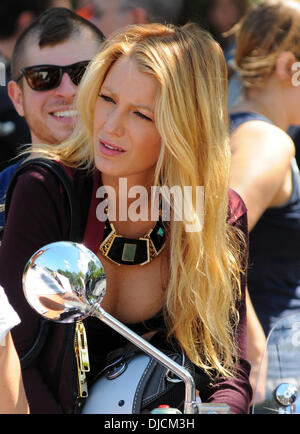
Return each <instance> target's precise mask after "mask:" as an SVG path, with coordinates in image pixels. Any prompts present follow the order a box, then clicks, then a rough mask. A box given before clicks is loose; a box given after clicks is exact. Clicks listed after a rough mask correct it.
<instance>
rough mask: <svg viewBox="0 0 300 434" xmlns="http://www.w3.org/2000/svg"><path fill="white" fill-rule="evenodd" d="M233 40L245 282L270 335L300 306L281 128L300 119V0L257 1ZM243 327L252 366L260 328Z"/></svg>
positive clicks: (298, 229) (293, 192)
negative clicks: (239, 93) (246, 226)
mask: <svg viewBox="0 0 300 434" xmlns="http://www.w3.org/2000/svg"><path fill="white" fill-rule="evenodd" d="M236 44H237V46H236V56H235V62H236V67H237V71H238V73H239V76H240V79H241V81H242V85H243V88H244V95H243V99H242V100H241V102H239V104H238V105H236V106H235V107H233V108H232V110H231V115H230V117H231V146H232V174H231V183H230V185H231V187H232V188H233V189H235V190H236V191H237V192H239V194H240V195H241V196H242V198H243V199H244V201H245V203H246V206H247V210H248V224H249V232H250V234H249V246H250V247H249V249H250V250H249V265H250V266H249V272H248V288H249V294H250V297H251V301H252V303H253V306H254V309H255V311H256V314H257V316H258V318H259V320H260V322H261V324H262V327H263V330H264V332H265V334H266V335H268V333H269V332H270V330H271V328H272V326H273V325H274V323H275V322H276V321H277V320H278V319H279V318H281V317H282V316H284V315H287V314H289V313H292V312H293V310H295V309H299V308H300V298H299V294H300V267H299V264H300V250H299V243H300V213H299V211H300V178H299V171H298V167H297V164H296V161H295V158H294V157H295V146H294V143H293V142H292V140H291V138H290V137H289V136H288V134H287V133H286V131H287V129H288V127H289V126H290V125H299V124H300V110H299V101H300V86H299V83H297V80H296V78H297V75H296V72H297V69H295V67H296V66H297V62H299V59H300V2H299V1H297V0H295V1H293V0H291V1H289V0H287V1H286V0H285V1H280V0H279V1H278V0H274V1H273V0H270V1H264V2H261V3H260V4H259V5H258V6H256V7H255V8H254V9H253V10H252V11H251V12H250V13H249V14H248V15H247V16H246V18H245V19H244V20H243V21H242V23H241V26H240V28H239V31H238V32H237V36H236ZM298 75H299V74H298ZM248 332H249V340H250V342H252V343H253V344H252V345H251V350H252V351H253V354H252V355H251V356H249V359H251V361H252V363H253V373H257V371H258V367H259V363H260V359H261V355H262V352H261V349H259V348H257V351H256V354H255V345H257V344H256V343H257V342H259V336H261V330H260V329H257V330H255V329H249V330H248ZM261 384H263V383H261Z"/></svg>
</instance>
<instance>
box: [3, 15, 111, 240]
mask: <svg viewBox="0 0 300 434" xmlns="http://www.w3.org/2000/svg"><path fill="white" fill-rule="evenodd" d="M103 39H104V36H103V34H102V32H101V31H100V30H99V29H98V28H97V27H96V26H94V25H93V24H92V23H90V22H89V21H87V20H85V19H83V18H82V17H80V16H79V15H77V14H76V13H75V12H73V11H71V10H70V9H67V8H52V9H48V10H47V11H45V12H44V13H42V14H41V15H40V16H39V17H38V18H37V20H35V21H34V22H33V23H32V24H31V25H29V27H27V28H26V30H25V31H24V32H23V33H22V34H21V35H20V37H19V38H18V40H17V42H16V45H15V47H14V51H13V55H12V60H11V73H12V80H11V81H10V82H9V83H8V94H9V96H10V98H11V100H12V102H13V105H14V107H15V109H16V111H17V112H18V114H19V115H20V116H23V117H24V118H25V120H26V122H27V125H28V126H29V130H30V134H31V140H32V144H33V145H34V144H39V143H46V144H51V145H56V144H59V143H61V142H62V141H63V140H64V139H66V138H67V137H68V136H69V135H70V134H71V133H72V131H73V129H74V126H75V123H76V120H77V113H76V110H75V109H74V98H75V95H76V91H77V86H78V84H79V82H80V79H81V77H82V76H83V74H84V71H85V69H86V67H87V65H88V63H89V60H90V59H91V58H92V57H93V56H94V55H95V54H96V52H97V51H98V50H99V48H100V45H101V42H102V41H103ZM20 162H21V160H20V161H19V162H18V163H15V164H13V165H11V166H9V167H7V168H6V169H5V170H4V171H3V172H1V174H0V203H1V202H2V203H3V202H4V200H5V192H6V188H7V186H8V183H9V181H10V179H11V177H12V175H13V173H14V172H15V170H16V168H17V166H18V165H19V164H20ZM3 214H4V213H3V212H2V213H0V238H1V232H2V230H3V226H4V215H3Z"/></svg>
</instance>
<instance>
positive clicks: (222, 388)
mask: <svg viewBox="0 0 300 434" xmlns="http://www.w3.org/2000/svg"><path fill="white" fill-rule="evenodd" d="M229 207H230V215H229V219H228V221H229V223H230V224H232V225H236V226H238V227H239V228H240V229H241V231H243V233H244V234H245V237H246V239H247V241H248V225H247V209H246V207H245V204H244V202H243V201H242V199H241V198H240V196H239V195H238V194H237V193H236V192H234V191H233V190H230V193H229ZM246 256H247V255H246ZM246 261H247V257H245V263H246ZM246 280H247V276H246V275H245V274H244V275H242V277H241V289H242V298H241V300H240V302H239V306H238V310H239V315H240V321H239V325H238V329H237V341H238V348H239V363H238V367H237V372H236V375H235V376H234V377H233V378H226V379H221V380H220V381H218V383H217V384H216V385H214V386H213V387H212V388H210V389H209V391H208V393H207V394H206V395H205V396H203V395H201V399H202V400H203V401H204V402H215V403H226V404H227V405H229V406H230V413H231V414H248V413H249V410H250V407H249V406H250V402H251V398H252V388H251V385H250V382H249V374H250V364H249V363H248V362H247V360H246V344H247V322H246V321H247V318H246V299H245V296H246Z"/></svg>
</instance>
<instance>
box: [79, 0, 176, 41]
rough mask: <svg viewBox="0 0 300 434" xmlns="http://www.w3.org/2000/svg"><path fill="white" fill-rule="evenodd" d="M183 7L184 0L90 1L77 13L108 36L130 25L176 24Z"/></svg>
mask: <svg viewBox="0 0 300 434" xmlns="http://www.w3.org/2000/svg"><path fill="white" fill-rule="evenodd" d="M183 7H184V0H172V1H169V0H91V1H86V2H85V4H84V6H82V7H80V8H79V10H78V13H79V14H83V16H84V17H85V18H87V19H90V20H91V21H92V23H94V24H95V25H96V26H97V27H99V29H101V31H102V32H103V33H104V35H105V36H109V35H110V34H111V33H112V32H114V31H115V30H117V29H119V28H121V27H124V26H127V25H130V24H143V23H153V22H159V23H173V24H178V22H179V19H180V15H181V13H182V11H183Z"/></svg>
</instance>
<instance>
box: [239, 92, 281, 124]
mask: <svg viewBox="0 0 300 434" xmlns="http://www.w3.org/2000/svg"><path fill="white" fill-rule="evenodd" d="M240 111H249V112H254V113H259V114H261V115H263V116H265V117H266V118H268V119H269V120H270V121H271V122H272V123H273V124H274V125H276V126H277V127H279V128H281V129H283V130H284V131H286V130H287V129H288V127H289V126H290V121H289V119H288V112H287V110H286V106H285V103H284V98H283V97H282V94H281V92H280V91H279V90H278V91H276V89H263V90H260V89H250V90H248V92H247V94H246V95H245V97H244V99H243V100H241V101H240V102H239V103H238V104H237V105H236V106H235V107H233V108H232V109H231V112H232V113H234V112H240Z"/></svg>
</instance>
